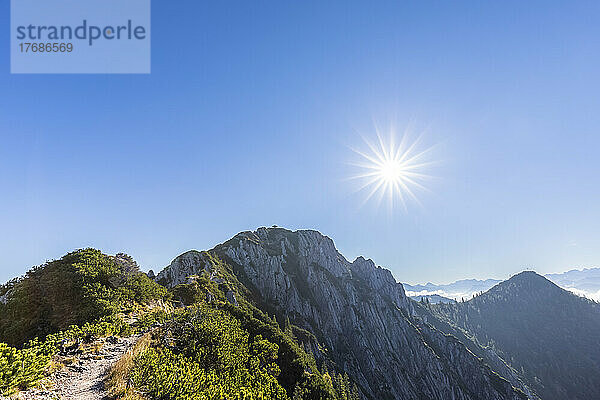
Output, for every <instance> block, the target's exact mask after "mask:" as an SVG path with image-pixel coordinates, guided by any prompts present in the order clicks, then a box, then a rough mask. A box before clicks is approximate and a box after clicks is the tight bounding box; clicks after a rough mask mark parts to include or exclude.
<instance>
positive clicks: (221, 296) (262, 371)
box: [121, 252, 359, 400]
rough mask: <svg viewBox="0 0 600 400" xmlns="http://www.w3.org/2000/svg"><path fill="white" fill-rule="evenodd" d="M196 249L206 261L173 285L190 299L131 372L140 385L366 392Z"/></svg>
mask: <svg viewBox="0 0 600 400" xmlns="http://www.w3.org/2000/svg"><path fill="white" fill-rule="evenodd" d="M189 256H190V257H192V258H194V259H195V260H196V261H198V262H201V265H202V267H203V268H202V269H201V270H200V271H197V272H198V273H197V274H194V275H191V276H188V277H186V278H185V281H186V282H187V283H180V284H178V285H176V286H174V287H173V288H172V292H173V295H174V296H173V298H174V300H175V301H176V302H180V304H181V305H185V306H186V307H185V308H182V309H180V310H177V311H175V312H174V313H173V314H172V315H170V316H169V318H168V319H167V320H166V321H165V323H163V324H162V325H161V326H160V327H158V328H157V329H155V330H154V331H153V333H152V341H151V344H150V346H149V347H148V348H147V349H146V350H145V351H144V352H142V353H141V354H140V355H139V356H138V357H137V358H136V359H135V360H134V361H133V363H132V365H131V366H130V368H129V371H127V373H126V375H127V376H128V378H127V379H129V380H130V381H131V382H132V383H133V384H134V388H135V391H137V392H142V393H145V394H147V395H148V396H149V397H151V398H160V399H173V400H179V399H182V400H183V399H248V400H251V399H323V400H325V399H331V400H336V399H340V400H341V399H344V400H354V399H356V400H357V399H359V393H358V389H357V388H356V385H353V384H352V383H351V382H350V381H349V379H348V377H346V378H345V380H344V379H343V378H341V375H340V374H338V375H336V374H333V378H332V375H330V374H329V373H328V372H321V371H319V369H318V367H317V364H316V362H315V359H314V357H313V355H312V354H311V353H310V352H308V353H307V351H305V350H304V348H303V347H302V346H301V345H300V344H299V343H298V341H297V340H296V338H295V336H294V333H293V331H294V328H293V327H292V326H290V325H289V323H288V325H287V326H286V325H284V327H283V329H282V327H281V326H280V324H279V323H278V322H277V320H276V319H275V318H273V317H270V316H269V315H268V314H266V313H265V312H263V311H261V310H260V309H259V308H257V307H256V306H255V305H253V304H252V303H251V302H250V301H249V297H248V296H249V295H250V292H249V291H248V290H247V289H246V288H245V287H244V286H243V285H242V284H241V283H240V282H239V281H238V280H237V278H236V276H235V275H234V273H233V270H232V269H231V267H230V266H229V265H228V264H226V263H223V262H222V261H221V260H220V259H219V258H218V257H216V256H214V255H211V254H210V253H207V252H194V253H191V254H189ZM306 334H308V332H306ZM309 335H310V334H309ZM132 390H133V389H132ZM123 394H124V393H121V395H123Z"/></svg>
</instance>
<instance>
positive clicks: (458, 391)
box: [157, 228, 527, 400]
mask: <svg viewBox="0 0 600 400" xmlns="http://www.w3.org/2000/svg"><path fill="white" fill-rule="evenodd" d="M211 252H212V253H213V254H215V255H217V256H219V257H220V258H221V259H222V260H224V261H226V262H227V263H228V264H230V265H231V266H232V267H233V270H234V271H235V273H236V275H237V276H238V279H239V280H240V281H241V282H243V283H244V284H245V285H246V286H248V289H250V290H251V291H253V292H254V293H255V295H256V296H257V297H258V298H260V299H261V300H262V301H263V302H264V303H266V304H269V305H270V306H271V307H273V308H275V309H276V310H278V311H279V312H282V313H284V314H285V315H287V316H289V318H290V319H291V320H292V321H293V323H294V324H295V325H298V326H301V327H303V328H305V329H307V330H309V331H310V332H312V333H313V334H314V335H315V336H316V337H317V338H318V340H319V342H320V344H321V345H322V346H323V348H324V349H325V350H324V354H323V355H322V356H324V357H328V358H330V359H331V360H333V361H334V362H335V363H336V365H338V366H340V367H341V368H343V369H344V370H345V371H347V372H348V374H349V375H350V376H351V377H352V379H353V380H354V381H356V382H358V383H359V384H360V386H361V388H362V390H363V392H364V393H365V394H366V395H367V396H369V397H371V398H376V399H423V398H428V399H440V400H442V399H443V400H446V399H465V400H466V399H473V400H475V399H524V398H527V396H525V395H524V394H523V393H522V392H520V391H517V390H515V389H514V388H513V387H512V385H511V384H510V383H509V382H508V381H506V380H505V379H503V378H501V377H500V376H498V375H497V374H495V373H494V372H493V371H491V370H490V369H489V367H487V366H486V365H484V364H483V363H482V362H481V361H480V360H479V359H478V358H477V357H475V356H474V355H473V354H472V353H471V352H469V351H468V350H467V349H466V347H465V346H464V345H463V344H462V343H460V342H459V341H458V340H457V339H456V338H454V337H452V336H448V335H444V334H442V333H441V332H439V331H437V330H435V329H433V328H432V327H431V326H430V325H428V324H419V325H418V326H417V325H416V324H415V323H414V320H413V318H412V316H413V315H414V314H415V310H414V305H413V302H412V301H411V300H410V299H408V298H407V297H406V295H405V293H404V289H403V287H402V285H401V284H399V283H397V282H396V281H395V279H394V277H393V276H392V274H391V272H390V271H388V270H386V269H383V268H381V267H377V266H375V264H374V263H373V261H371V260H368V259H364V258H362V257H359V258H357V259H356V260H355V261H354V262H349V261H348V260H346V259H345V258H344V257H343V256H342V255H341V254H340V253H339V252H338V251H337V250H336V248H335V246H334V244H333V241H332V240H331V239H330V238H328V237H326V236H323V235H322V234H320V233H319V232H317V231H311V230H301V231H295V232H292V231H289V230H286V229H282V228H259V229H258V230H256V231H254V232H242V233H240V234H238V235H236V236H235V237H234V238H232V239H230V240H229V241H227V242H225V243H223V244H221V245H218V246H217V247H215V248H214V249H213V250H211ZM205 268H206V262H205V260H204V259H203V257H202V254H201V253H199V252H188V253H185V254H183V255H182V256H180V257H178V258H176V259H175V260H174V261H173V262H172V263H171V265H170V266H168V267H167V268H165V270H163V271H162V272H161V273H159V274H158V276H157V279H158V280H159V281H160V282H163V283H164V284H166V285H168V286H174V285H177V284H179V283H184V282H185V281H186V279H187V277H188V276H189V275H195V274H198V273H199V272H200V271H202V270H203V269H205ZM317 355H318V354H317Z"/></svg>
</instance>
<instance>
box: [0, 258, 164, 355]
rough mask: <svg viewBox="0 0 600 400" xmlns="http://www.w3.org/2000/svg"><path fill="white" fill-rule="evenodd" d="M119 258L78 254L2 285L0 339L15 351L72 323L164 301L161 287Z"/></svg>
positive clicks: (126, 259) (126, 260)
mask: <svg viewBox="0 0 600 400" xmlns="http://www.w3.org/2000/svg"><path fill="white" fill-rule="evenodd" d="M120 256H121V258H117V257H112V256H107V255H105V254H102V252H100V251H99V250H94V249H85V250H77V251H75V252H72V253H69V254H67V255H65V256H64V257H62V258H61V259H60V260H56V261H52V262H48V263H46V264H44V265H43V266H40V267H35V268H33V269H31V270H30V271H29V272H27V274H26V275H25V276H24V277H23V278H21V279H18V280H13V281H11V282H9V283H8V284H6V285H4V286H3V287H2V289H1V290H2V291H3V292H10V293H9V296H8V301H7V302H6V304H2V303H0V341H3V342H6V343H8V344H9V345H11V346H15V347H18V346H21V345H22V344H23V343H24V342H26V341H27V340H30V339H32V338H34V337H44V336H46V335H48V334H51V333H53V332H58V331H60V330H65V329H67V328H68V327H69V326H71V325H83V324H85V323H86V322H92V321H96V320H98V319H100V318H106V317H110V316H114V315H116V314H117V313H118V312H119V311H120V310H122V309H124V308H125V307H127V306H130V305H131V304H135V303H146V302H149V301H152V300H159V299H166V298H168V296H169V294H168V292H167V290H166V289H165V288H164V287H162V286H160V285H158V284H157V283H155V282H154V281H152V280H150V279H149V278H148V277H147V276H146V274H144V273H142V272H139V270H138V269H137V265H136V264H135V263H134V262H133V261H132V260H131V259H130V258H127V257H126V256H124V255H120Z"/></svg>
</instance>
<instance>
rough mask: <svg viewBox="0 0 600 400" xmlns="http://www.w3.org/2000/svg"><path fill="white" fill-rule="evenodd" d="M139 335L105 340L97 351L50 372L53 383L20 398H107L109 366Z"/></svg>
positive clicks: (29, 399) (28, 399)
mask: <svg viewBox="0 0 600 400" xmlns="http://www.w3.org/2000/svg"><path fill="white" fill-rule="evenodd" d="M137 339H139V336H131V337H128V338H122V339H118V340H116V341H115V343H111V342H110V341H106V342H105V343H104V346H103V347H102V349H101V350H100V351H99V352H98V353H97V354H95V355H84V356H81V357H80V359H79V361H78V362H75V363H73V364H71V365H69V366H67V367H66V368H65V369H63V370H61V371H57V372H55V373H54V374H52V375H51V376H50V380H51V381H52V382H53V383H54V384H53V385H52V387H50V388H48V389H30V390H27V391H24V392H21V393H20V394H19V397H18V398H19V399H23V400H32V399H48V400H49V399H60V400H74V399H77V400H102V399H105V398H106V392H105V389H104V378H105V377H106V374H107V372H108V370H109V368H110V367H111V366H112V365H113V364H114V363H115V362H117V360H118V359H119V358H121V356H123V354H125V352H126V351H127V350H128V349H129V348H131V346H132V345H133V344H134V343H135V342H136V341H137Z"/></svg>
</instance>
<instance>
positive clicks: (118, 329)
mask: <svg viewBox="0 0 600 400" xmlns="http://www.w3.org/2000/svg"><path fill="white" fill-rule="evenodd" d="M130 329H131V328H130V327H129V326H128V325H127V324H125V323H124V322H123V321H122V320H120V319H114V320H105V321H100V322H96V323H93V324H90V323H86V324H84V325H83V326H81V327H79V326H72V327H70V328H69V329H67V330H65V331H62V332H59V333H55V334H52V335H48V336H47V337H46V338H45V339H44V340H43V341H40V340H38V339H37V338H36V339H34V340H31V341H29V342H28V343H26V344H25V346H24V347H23V348H22V349H16V348H14V347H11V346H9V345H7V344H6V343H0V394H10V393H12V392H14V391H16V390H18V389H26V388H28V387H30V386H33V385H35V384H36V383H37V382H38V381H40V380H41V379H42V378H44V376H45V375H46V373H47V372H48V369H49V367H50V365H51V361H52V359H53V358H54V356H55V355H56V354H58V352H59V351H60V350H61V347H62V346H64V344H65V343H76V344H78V343H80V342H81V343H86V342H88V343H89V342H91V341H93V340H94V339H95V338H98V337H102V336H110V335H118V334H128V333H130Z"/></svg>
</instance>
